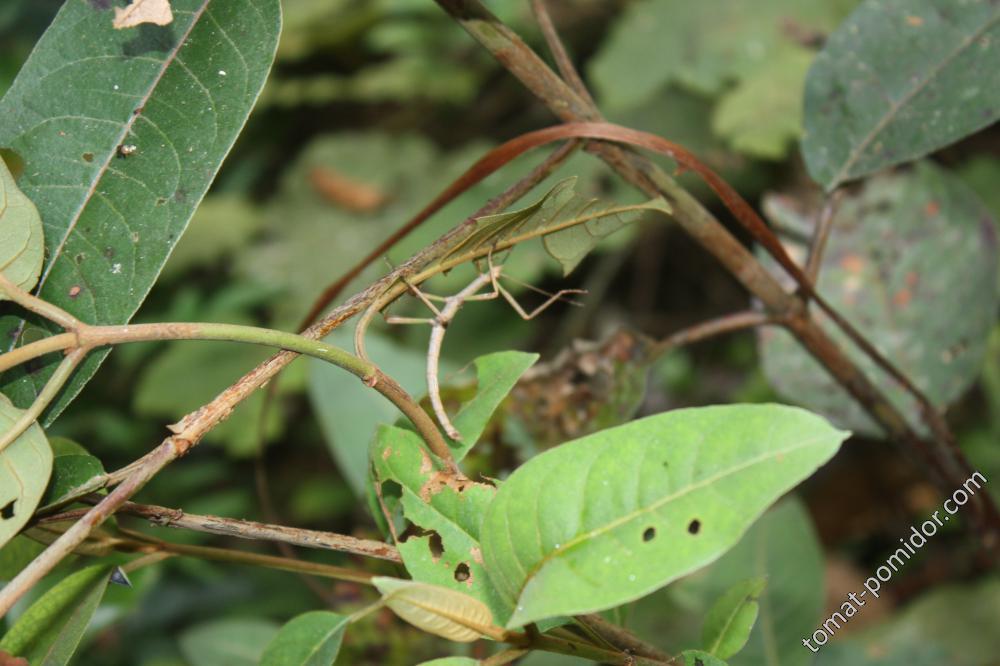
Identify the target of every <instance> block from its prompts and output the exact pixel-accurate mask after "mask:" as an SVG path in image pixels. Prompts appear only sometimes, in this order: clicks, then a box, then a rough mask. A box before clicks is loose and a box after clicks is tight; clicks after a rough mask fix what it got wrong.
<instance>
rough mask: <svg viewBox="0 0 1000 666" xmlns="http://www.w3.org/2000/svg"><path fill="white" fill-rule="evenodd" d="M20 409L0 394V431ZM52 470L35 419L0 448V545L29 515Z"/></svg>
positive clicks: (39, 428)
mask: <svg viewBox="0 0 1000 666" xmlns="http://www.w3.org/2000/svg"><path fill="white" fill-rule="evenodd" d="M21 414H22V412H21V410H20V409H18V408H17V407H15V406H14V405H12V404H10V400H8V399H7V396H5V395H3V394H0V432H6V431H7V430H8V429H10V427H11V426H13V425H14V423H15V422H16V421H17V420H18V418H20V416H21ZM51 474H52V449H51V447H49V442H48V440H47V439H46V438H45V433H44V432H43V431H42V429H41V427H39V425H38V424H37V423H34V424H32V425H31V426H30V427H29V428H28V429H27V430H26V431H25V432H24V433H23V434H22V435H21V436H20V437H18V438H17V439H15V440H14V441H13V442H12V443H11V444H10V445H9V446H8V447H7V448H6V449H4V450H3V451H0V547H2V546H3V545H4V544H5V543H7V542H8V541H10V540H11V538H12V537H13V536H14V535H15V534H17V533H18V532H19V531H20V530H21V528H22V527H24V525H25V524H26V523H27V522H28V519H29V518H31V514H32V513H33V512H34V510H35V507H37V506H38V503H39V502H40V501H41V499H42V495H44V493H45V486H46V485H48V482H49V476H50V475H51Z"/></svg>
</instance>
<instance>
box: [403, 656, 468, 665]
mask: <svg viewBox="0 0 1000 666" xmlns="http://www.w3.org/2000/svg"><path fill="white" fill-rule="evenodd" d="M478 664H479V660H478V659H469V658H468V657H442V658H440V659H431V660H430V661H422V662H420V663H419V664H418V665H417V666H478Z"/></svg>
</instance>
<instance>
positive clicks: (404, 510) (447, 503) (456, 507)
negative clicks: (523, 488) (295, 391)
mask: <svg viewBox="0 0 1000 666" xmlns="http://www.w3.org/2000/svg"><path fill="white" fill-rule="evenodd" d="M371 461H372V473H373V474H374V479H373V481H372V485H373V487H374V489H375V493H376V496H377V497H376V498H375V500H376V506H374V507H373V512H374V513H375V515H382V516H384V517H385V519H386V520H387V521H388V522H389V524H390V525H393V527H392V528H391V529H392V531H393V532H394V535H395V536H396V538H395V541H396V542H397V547H398V548H399V554H400V555H401V556H402V558H403V563H404V564H405V565H406V571H407V572H408V573H409V574H410V576H411V577H412V578H413V579H414V580H418V581H422V582H425V583H433V584H435V585H440V586H442V587H446V588H448V589H451V590H455V591H457V592H462V593H463V594H468V595H470V596H473V597H475V598H476V599H478V600H480V601H481V602H482V603H484V604H486V606H487V607H488V608H489V609H490V611H491V612H492V614H493V616H494V617H495V618H496V620H497V621H499V620H500V619H502V618H505V617H507V616H508V615H509V614H510V611H511V607H510V604H509V603H507V602H506V601H505V600H504V599H503V597H502V596H501V595H500V594H499V593H498V592H497V590H496V588H495V587H494V586H493V584H492V582H491V580H490V577H489V575H488V574H487V573H486V568H485V567H484V566H483V555H482V547H481V545H480V543H479V538H480V532H479V528H480V524H481V523H482V520H483V516H484V515H485V514H486V509H487V507H488V506H489V504H490V502H492V501H493V497H494V496H495V495H496V488H494V487H493V486H491V485H488V484H485V483H476V482H474V481H470V480H463V481H459V480H456V479H454V478H451V477H449V476H448V475H446V474H445V473H444V472H443V471H442V470H441V469H440V467H439V466H438V465H437V464H436V463H435V462H434V461H432V460H431V458H430V456H429V455H428V454H427V453H426V452H425V451H424V448H423V442H422V440H421V439H420V437H419V436H417V435H416V434H415V433H413V432H412V431H410V430H405V429H403V428H397V427H394V426H382V427H380V428H379V430H378V433H377V435H376V438H375V442H374V443H373V445H372V451H371ZM400 514H401V515H400ZM402 519H405V522H408V523H409V524H410V525H412V527H409V528H405V529H404V527H403V523H404V521H403V520H402ZM397 525H398V527H397Z"/></svg>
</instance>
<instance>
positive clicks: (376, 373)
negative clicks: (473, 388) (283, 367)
mask: <svg viewBox="0 0 1000 666" xmlns="http://www.w3.org/2000/svg"><path fill="white" fill-rule="evenodd" d="M76 335H77V342H78V344H79V345H82V346H86V347H98V346H103V345H114V344H122V343H126V342H144V341H149V340H222V341H230V342H246V343H250V344H256V345H263V346H267V347H277V348H279V349H285V350H287V351H292V352H296V353H299V354H304V355H306V356H312V357H314V358H318V359H320V360H323V361H326V362H328V363H332V364H334V365H336V366H338V367H341V368H343V369H344V370H347V371H348V372H350V373H351V374H353V375H355V376H357V377H358V378H360V379H361V380H362V381H363V382H364V383H365V385H367V386H369V387H371V388H373V389H375V390H376V391H378V392H379V393H381V394H382V395H384V396H385V397H386V398H388V399H389V401H391V402H392V404H394V405H395V406H396V407H397V408H398V409H399V411H401V412H402V413H403V414H404V415H405V416H406V417H407V418H408V419H410V421H411V422H412V423H413V425H414V427H416V429H417V432H419V433H420V435H421V436H422V437H423V439H424V441H425V442H426V443H427V446H428V447H429V448H430V449H431V451H432V452H433V453H434V454H435V455H436V456H437V457H438V458H440V459H441V460H442V461H443V462H444V463H445V464H446V465H447V466H448V467H449V469H450V470H451V471H453V472H457V471H458V469H457V467H456V465H455V462H454V459H453V458H452V455H451V449H449V448H448V445H447V444H446V443H445V441H444V438H443V437H442V436H441V432H440V431H439V430H438V428H437V425H435V423H434V421H433V420H432V419H431V418H430V416H428V415H427V412H425V411H424V410H423V409H421V408H420V405H418V404H417V403H416V402H415V401H414V400H413V398H412V397H410V395H409V394H408V393H407V392H406V391H405V390H403V387H401V386H400V385H399V384H398V383H397V382H396V381H395V380H393V379H392V378H391V377H389V376H388V375H386V374H385V373H383V372H382V371H381V370H379V369H378V366H376V365H375V364H374V363H371V362H369V361H366V360H364V359H361V358H358V357H357V356H354V355H353V354H351V353H349V352H347V351H344V350H343V349H340V348H339V347H334V346H333V345H329V344H327V343H325V342H323V341H321V340H313V339H310V338H306V337H304V336H301V335H298V334H296V333H287V332H285V331H276V330H273V329H269V328H259V327H256V326H240V325H237V324H211V323H165V324H137V325H131V326H129V325H125V326H100V327H96V326H81V327H80V328H79V329H78V330H77V333H76Z"/></svg>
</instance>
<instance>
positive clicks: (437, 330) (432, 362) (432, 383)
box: [386, 261, 585, 442]
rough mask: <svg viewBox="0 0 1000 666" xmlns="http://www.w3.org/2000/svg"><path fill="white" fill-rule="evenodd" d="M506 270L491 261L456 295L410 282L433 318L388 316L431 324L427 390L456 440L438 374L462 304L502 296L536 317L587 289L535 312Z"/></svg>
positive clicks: (560, 294) (518, 309)
mask: <svg viewBox="0 0 1000 666" xmlns="http://www.w3.org/2000/svg"><path fill="white" fill-rule="evenodd" d="M502 272H503V266H494V265H493V263H492V261H491V262H490V265H489V268H488V270H487V271H486V272H485V273H480V274H479V275H477V276H476V278H475V279H474V280H472V282H470V283H469V284H468V285H467V286H466V287H465V288H464V289H462V290H461V291H460V292H458V293H457V294H455V295H454V296H435V295H432V294H425V293H424V292H422V291H420V290H419V289H418V288H417V287H416V286H414V285H411V284H408V285H407V286H409V288H410V291H411V292H412V293H413V295H414V296H416V297H417V298H419V299H420V301H421V302H422V303H423V304H424V305H426V306H427V308H428V309H429V310H430V311H431V312H433V313H434V316H433V317H431V318H429V319H426V318H414V317H386V321H387V322H389V323H390V324H430V326H431V336H430V342H429V343H428V346H427V392H428V394H429V397H430V400H431V407H432V408H433V409H434V414H435V416H437V419H438V422H440V424H441V427H442V428H444V431H445V433H446V434H447V435H448V437H450V438H451V439H453V440H454V441H456V442H458V441H461V440H462V435H461V433H459V432H458V429H457V428H455V426H454V425H453V424H452V422H451V419H449V418H448V413H447V412H446V411H445V409H444V403H443V402H442V401H441V385H440V381H439V378H438V365H439V363H440V360H441V347H442V346H443V345H444V334H445V331H446V330H447V328H448V324H450V323H451V321H452V320H453V319H454V318H455V315H457V314H458V311H459V309H460V308H461V307H462V305H464V304H465V303H466V302H468V301H488V300H492V299H494V298H497V297H499V296H502V297H503V298H504V299H505V300H506V301H507V302H508V303H510V305H511V307H513V308H514V310H515V311H516V312H517V313H518V314H519V315H520V316H521V317H522V318H524V319H532V318H533V317H535V316H537V315H538V314H539V313H541V312H542V311H543V310H545V308H547V307H549V306H550V305H552V303H554V302H556V301H557V300H559V299H560V298H562V297H563V296H565V295H566V294H582V293H585V292H583V291H582V290H580V289H563V290H561V291H559V292H557V293H555V294H553V295H551V296H550V297H549V299H548V300H547V301H545V302H544V303H542V304H541V305H539V306H538V307H537V308H535V309H534V310H532V311H531V312H525V310H524V309H523V308H522V307H521V305H520V304H519V303H518V302H517V301H516V300H515V299H514V297H513V296H512V295H511V294H510V292H508V291H507V290H506V289H504V288H503V286H501V285H500V281H499V280H500V274H501V273H502ZM486 285H492V286H493V290H492V291H489V292H484V293H479V292H480V290H481V289H483V288H484V287H485V286H486ZM433 301H438V302H439V303H442V304H443V305H442V306H441V307H440V308H438V307H437V306H435V305H434V303H433Z"/></svg>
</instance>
